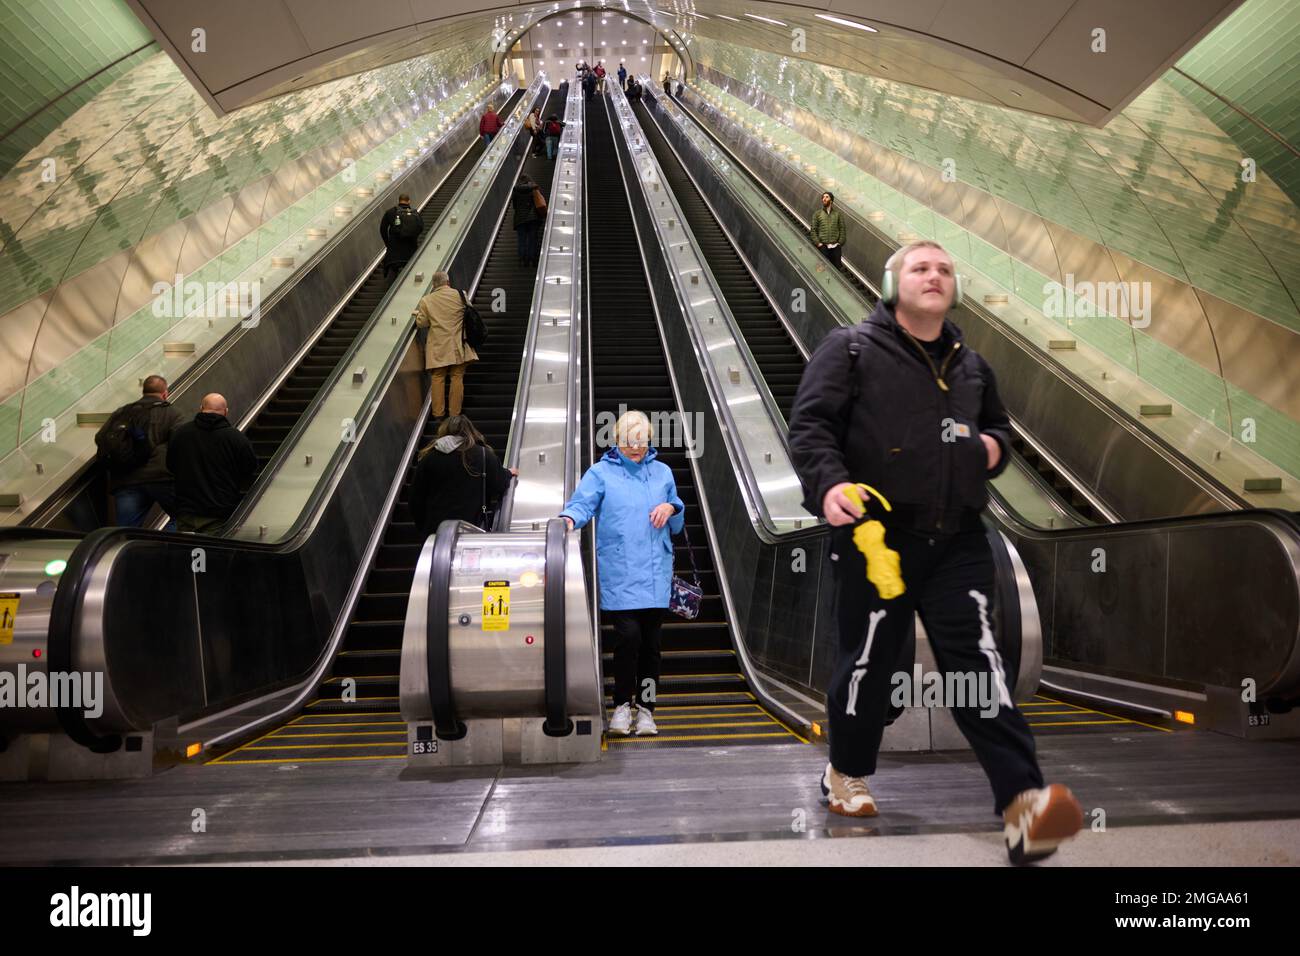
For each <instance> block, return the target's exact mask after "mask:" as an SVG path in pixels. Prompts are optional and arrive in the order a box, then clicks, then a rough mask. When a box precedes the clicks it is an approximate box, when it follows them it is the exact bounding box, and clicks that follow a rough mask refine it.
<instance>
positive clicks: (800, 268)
mask: <svg viewBox="0 0 1300 956" xmlns="http://www.w3.org/2000/svg"><path fill="white" fill-rule="evenodd" d="M661 96H662V91H659V92H657V93H656V92H651V94H650V96H649V102H650V103H652V104H654V106H655V109H654V110H650V109H649V108H647V109H646V112H647V114H648V115H649V116H650V117H651V118H652V119H654V120H655V123H656V125H659V126H660V127H661V132H660V135H661V136H663V137H664V142H665V143H666V144H667V146H668V148H669V150H671V151H672V153H673V155H674V156H678V157H679V158H678V162H679V163H681V166H682V171H683V172H684V173H685V174H686V177H687V178H688V179H689V180H690V181H691V183H692V184H693V185H694V186H695V188H696V191H697V192H699V193H700V197H701V198H702V199H703V200H704V203H705V205H706V206H708V208H709V213H710V214H711V215H712V216H713V218H714V219H715V220H717V222H718V226H719V227H720V228H721V229H722V231H723V232H724V233H726V234H727V238H728V241H730V239H731V237H730V230H729V229H728V228H727V226H726V224H725V223H723V221H722V219H721V217H720V216H718V215H717V214H716V213H715V212H714V210H713V204H712V203H711V202H709V197H708V195H707V193H706V192H705V191H704V190H702V189H700V186H699V183H698V182H696V180H695V176H694V175H693V174H692V173H691V171H690V169H688V168H687V166H686V164H685V163H684V162H682V161H681V159H680V153H679V152H678V150H677V148H676V147H675V146H673V144H672V143H671V142H669V140H668V137H667V135H665V134H664V133H663V132H662V123H661V122H660V120H659V119H658V117H657V116H656V112H663V113H664V114H665V115H667V116H668V117H669V118H670V119H671V120H672V121H673V122H674V123H676V124H677V125H678V126H681V127H683V128H685V126H686V124H685V123H683V122H682V120H681V119H680V118H679V115H678V114H685V112H686V111H685V109H684V108H683V107H682V106H680V105H679V104H678V103H677V102H676V101H675V100H673V99H672V98H671V97H666V100H667V102H668V103H670V104H672V105H673V106H674V107H675V109H674V110H669V109H667V108H666V107H665V106H663V105H662V104H661V103H660V98H661ZM646 99H647V98H646V96H645V95H642V99H641V102H642V105H645V103H646ZM694 128H695V129H698V130H700V131H701V133H702V135H704V136H705V137H706V138H709V134H708V133H707V131H705V130H704V129H703V127H701V126H700V125H699V124H695V125H694ZM692 145H694V144H692ZM727 156H728V157H729V158H730V159H731V161H732V162H733V163H734V164H735V165H737V166H740V167H741V168H742V169H744V170H745V174H746V176H747V177H748V178H749V179H750V180H751V181H753V182H754V183H755V186H756V188H758V189H760V190H765V189H766V187H765V186H763V185H761V183H760V182H759V180H757V178H756V177H755V176H754V174H753V173H752V172H751V171H750V170H749V168H748V167H746V166H744V165H743V164H742V163H740V162H739V161H738V160H736V159H735V158H734V156H732V154H731V152H730V151H727ZM719 182H721V184H722V185H723V187H724V188H726V189H728V190H729V191H730V192H731V194H732V195H733V196H734V197H735V199H736V201H737V202H738V203H739V204H740V205H741V206H743V207H745V208H746V209H749V210H750V217H749V219H748V220H747V221H746V223H745V227H746V228H747V229H752V230H754V231H755V232H759V233H761V234H762V235H763V236H764V237H765V238H766V239H767V241H768V243H770V244H771V245H772V246H773V248H777V249H784V248H785V242H784V241H783V240H782V239H781V238H780V237H778V236H777V235H776V234H775V233H774V232H772V229H771V227H769V226H768V224H767V223H766V222H764V221H763V220H762V218H760V217H759V216H757V215H755V214H754V212H753V210H752V209H751V208H750V204H749V203H748V202H746V200H745V199H744V197H743V196H741V195H740V194H739V193H738V192H736V191H735V190H734V189H731V186H730V184H728V183H726V182H725V181H723V180H721V179H720V180H719ZM732 245H735V243H734V242H733V243H732ZM787 261H788V262H789V263H790V265H791V266H792V267H793V269H794V271H795V273H796V274H798V275H799V276H800V277H802V279H803V280H804V287H805V288H806V290H807V291H809V292H811V293H812V294H813V295H815V296H816V297H817V298H818V299H819V300H820V301H821V302H822V303H823V304H824V306H825V308H826V311H827V312H829V313H831V314H832V315H837V316H839V315H841V310H840V309H839V308H838V307H836V306H835V305H834V303H833V300H831V299H828V298H827V297H826V296H825V295H823V294H822V290H821V285H820V280H819V279H818V278H817V277H815V276H812V275H810V274H809V273H808V272H807V269H806V267H805V266H804V264H803V263H801V262H798V261H796V260H791V259H789V258H788V257H787ZM827 275H828V276H829V277H830V278H831V281H832V282H835V283H837V284H838V285H840V286H842V287H843V288H844V290H845V292H846V293H848V294H851V295H852V296H853V297H854V298H855V299H861V294H860V293H859V292H858V290H857V289H855V288H854V287H853V283H851V282H849V280H848V279H847V278H845V277H844V274H843V273H842V272H840V271H839V270H838V269H828V270H827ZM755 280H756V281H757V280H758V277H757V276H756V277H755ZM760 284H761V283H760ZM864 284H866V283H864ZM769 298H770V297H769ZM863 305H864V306H865V307H866V312H867V314H869V313H870V311H871V307H872V306H871V303H869V302H866V301H865V300H863ZM773 311H774V312H777V315H778V318H780V317H781V316H780V313H779V311H778V310H776V309H775V308H774V309H773ZM866 317H867V315H866V314H864V315H863V316H862V319H863V320H865V319H866ZM841 321H842V322H844V324H847V325H853V324H856V322H855V320H853V319H851V318H850V317H848V316H842V318H841ZM781 324H782V325H783V326H785V327H786V329H787V331H789V334H790V337H791V339H793V340H794V343H795V347H796V348H798V349H799V350H800V351H801V352H805V353H807V354H805V355H804V360H805V361H807V360H808V358H809V356H810V355H811V353H812V351H813V350H814V349H815V348H816V347H817V345H816V343H807V342H804V341H803V340H802V339H801V338H800V337H799V336H798V335H796V334H795V333H794V332H793V330H791V329H790V328H789V326H788V325H787V323H785V322H784V321H782V323H781Z"/></svg>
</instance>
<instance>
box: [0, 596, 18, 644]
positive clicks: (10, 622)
mask: <svg viewBox="0 0 1300 956" xmlns="http://www.w3.org/2000/svg"><path fill="white" fill-rule="evenodd" d="M17 619H18V595H17V594H16V593H14V592H13V591H9V592H6V593H4V594H0V644H12V643H13V642H14V621H16V620H17Z"/></svg>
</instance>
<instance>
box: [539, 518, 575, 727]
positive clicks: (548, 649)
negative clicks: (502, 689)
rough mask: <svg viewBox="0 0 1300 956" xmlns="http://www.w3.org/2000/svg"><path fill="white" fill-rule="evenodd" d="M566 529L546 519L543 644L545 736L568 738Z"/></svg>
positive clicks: (559, 521)
mask: <svg viewBox="0 0 1300 956" xmlns="http://www.w3.org/2000/svg"><path fill="white" fill-rule="evenodd" d="M567 538H568V528H567V526H566V524H565V521H564V519H563V518H552V519H550V520H549V521H547V522H546V579H545V581H544V582H543V590H544V592H545V593H544V595H543V610H542V643H543V645H544V646H543V655H544V656H543V661H542V666H543V673H544V697H545V701H546V723H545V724H544V725H543V728H542V729H543V732H544V733H545V734H546V735H547V736H548V737H567V736H568V735H569V734H570V733H572V731H573V721H572V720H570V719H569V717H568V714H567V713H566V708H565V704H566V703H567V700H568V696H569V688H568V646H567V645H568V642H567V619H568V615H567V614H566V613H565V610H566V608H565V600H564V598H565V568H566V564H567V560H568V540H567Z"/></svg>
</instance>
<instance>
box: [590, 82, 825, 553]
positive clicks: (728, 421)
mask: <svg viewBox="0 0 1300 956" xmlns="http://www.w3.org/2000/svg"><path fill="white" fill-rule="evenodd" d="M621 95H622V91H621V90H619V89H618V88H617V87H615V92H614V99H615V100H617V99H618V98H619V97H620V96H621ZM624 103H625V104H626V105H627V108H628V111H629V113H630V112H631V104H628V103H627V102H626V100H624ZM607 108H608V109H609V110H611V111H614V115H613V116H611V118H610V121H609V123H610V131H611V133H613V140H614V152H615V156H616V158H617V161H618V164H619V170H620V172H621V173H622V175H623V180H624V184H625V188H626V189H627V191H628V193H629V204H631V202H632V200H631V198H630V196H631V191H632V189H633V183H635V184H636V188H638V189H641V188H642V180H641V176H640V175H639V173H638V171H637V170H636V168H635V166H634V161H633V158H632V150H631V145H630V144H629V143H628V142H627V139H626V137H624V136H622V135H620V134H619V132H617V131H615V126H616V125H621V124H618V115H617V112H616V109H615V107H614V105H613V104H612V103H611V104H608V105H607ZM632 121H633V122H636V117H635V116H633V117H632ZM638 126H639V124H638ZM642 135H644V134H642ZM619 144H622V149H620V148H619ZM646 149H647V150H648V149H649V146H648V145H647V147H646ZM625 156H626V160H625V159H624V157H625ZM649 159H650V160H651V161H652V162H654V163H655V166H656V168H658V162H657V161H656V160H655V157H654V154H653V153H650V154H649ZM625 165H627V166H631V167H632V168H631V175H629V174H628V170H627V169H624V166H625ZM660 182H661V183H663V184H664V188H665V192H667V193H668V195H667V196H666V197H665V198H667V199H672V194H671V191H669V190H668V189H667V181H666V180H665V179H663V177H662V171H661V173H660ZM639 202H640V204H641V206H642V208H648V205H647V204H648V202H649V199H648V197H647V196H646V194H645V193H644V191H642V192H640V193H639ZM675 208H676V207H675ZM676 211H677V218H678V221H679V222H681V223H682V227H683V229H684V230H685V229H686V223H685V221H684V220H683V219H682V218H681V211H680V209H677V210H676ZM647 215H653V214H652V213H647ZM632 219H633V223H634V225H635V224H636V215H635V212H633V216H632ZM651 232H652V233H653V235H651V236H649V237H646V239H645V240H644V241H653V242H654V243H655V244H656V246H657V247H658V249H659V253H660V255H661V256H662V257H663V259H664V261H665V262H671V261H672V260H671V259H670V258H669V256H668V250H667V249H666V248H665V246H664V242H663V239H662V237H661V236H660V235H659V234H658V232H657V231H656V230H653V229H651ZM636 233H637V243H638V247H641V244H642V242H643V240H642V238H641V229H640V227H637V229H636ZM696 255H697V258H698V260H699V262H700V264H701V266H702V268H703V269H704V270H708V263H707V262H706V261H705V259H704V256H703V255H702V254H701V253H699V251H698V248H697V250H696ZM645 257H646V253H645V249H644V247H641V258H642V261H643V263H644V261H645ZM645 268H646V271H647V275H648V274H649V267H648V266H645ZM667 271H668V273H669V281H670V282H671V284H672V292H673V295H674V296H675V298H676V302H677V306H678V308H679V309H680V310H681V312H682V314H683V319H684V327H685V328H686V330H687V334H688V336H689V337H690V341H691V347H692V349H693V351H694V352H695V360H696V362H697V363H698V364H699V367H700V371H701V373H702V374H703V376H704V378H705V381H706V383H707V385H708V391H709V395H710V401H711V403H712V405H713V410H714V414H715V415H716V416H717V417H718V418H719V419H720V420H721V422H722V423H723V428H722V434H723V441H724V442H725V443H726V444H727V447H728V454H729V455H730V456H731V460H732V462H733V464H737V465H738V467H737V470H736V474H737V476H738V477H739V478H740V481H741V485H742V487H743V489H744V494H743V497H744V500H745V509H746V511H747V512H748V513H749V516H750V521H751V522H752V523H753V525H754V527H755V529H756V530H757V531H758V534H759V536H760V538H762V539H763V540H764V542H766V543H769V544H770V543H775V541H776V540H777V538H776V535H778V534H780V532H779V531H778V529H777V528H776V525H775V523H774V522H773V521H772V519H771V515H770V514H769V512H768V509H767V505H766V501H765V499H764V497H763V494H762V490H761V489H760V488H759V487H758V481H757V478H756V477H755V475H754V472H753V470H752V469H751V468H749V467H747V465H748V463H747V462H746V460H745V455H744V453H743V451H741V449H740V448H738V447H736V445H735V442H736V441H737V440H738V436H739V435H740V434H741V432H740V429H739V427H738V426H737V424H736V421H735V418H734V417H733V416H732V414H731V408H730V406H729V405H728V403H727V402H726V401H722V400H720V397H721V396H722V395H724V394H725V390H724V389H723V387H722V384H721V383H720V382H719V381H718V378H717V375H716V373H715V370H714V368H713V364H712V362H711V361H709V360H708V359H707V358H706V356H705V349H704V345H703V343H702V342H701V341H700V339H699V330H698V329H697V328H696V324H695V322H694V321H692V320H691V317H690V315H689V314H688V312H687V309H686V308H685V303H688V302H690V301H691V299H690V296H689V295H688V294H687V293H686V290H685V289H684V288H683V287H682V285H681V282H680V276H679V275H678V274H677V270H675V269H668V270H667ZM708 278H709V281H710V283H711V284H712V288H713V289H714V294H715V296H716V298H717V302H718V306H719V308H718V312H719V313H720V314H721V315H724V316H725V317H726V318H727V320H728V321H729V322H730V323H731V325H730V328H731V332H732V337H733V339H734V340H735V343H736V346H737V350H738V351H739V352H740V354H741V356H742V359H743V360H744V361H746V362H747V364H748V367H749V369H750V371H751V376H752V378H753V380H754V383H755V386H756V388H757V391H758V394H759V395H760V396H761V397H762V401H763V404H764V407H765V408H766V409H767V411H768V413H769V415H770V416H771V418H772V421H773V422H774V423H775V422H784V420H785V419H784V416H782V415H781V413H780V410H779V409H778V408H777V407H776V402H775V400H774V399H773V398H772V393H771V390H770V389H768V387H767V383H766V382H765V381H764V379H763V377H762V375H761V374H760V373H759V372H758V371H757V369H758V364H757V362H756V361H755V360H754V357H753V355H752V353H750V351H749V348H748V345H747V344H746V342H745V338H744V336H743V335H742V334H741V332H740V330H739V328H738V327H737V326H736V324H735V319H734V316H732V315H731V310H730V309H728V308H726V303H725V301H724V300H723V297H722V295H721V294H720V293H718V292H717V284H716V282H715V281H714V279H713V276H712V273H711V271H710V272H709V275H708ZM650 295H651V299H652V300H654V301H655V302H656V314H658V307H657V301H658V300H657V298H656V297H655V294H654V289H653V287H651V289H650ZM671 371H672V369H671V366H670V368H669V372H670V374H671ZM784 432H785V429H781V428H777V429H776V433H777V439H778V441H779V442H780V443H781V446H782V447H783V448H784V449H785V451H786V454H787V456H788V455H789V439H788V436H787V435H786V434H785V433H784ZM812 520H814V521H816V520H817V519H812ZM804 530H806V529H798V530H796V531H795V532H793V533H794V534H795V535H798V534H799V533H800V532H802V531H804ZM780 540H783V541H784V540H787V537H786V535H784V534H783V535H781V538H780Z"/></svg>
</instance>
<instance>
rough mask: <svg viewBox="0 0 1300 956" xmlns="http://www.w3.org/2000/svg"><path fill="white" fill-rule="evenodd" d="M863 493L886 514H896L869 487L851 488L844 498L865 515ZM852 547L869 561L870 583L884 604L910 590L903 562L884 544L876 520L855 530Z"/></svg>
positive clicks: (858, 485) (868, 577) (851, 486)
mask: <svg viewBox="0 0 1300 956" xmlns="http://www.w3.org/2000/svg"><path fill="white" fill-rule="evenodd" d="M863 491H865V492H866V493H867V494H868V495H869V496H870V497H872V498H875V499H876V500H877V501H879V502H880V504H881V505H882V506H883V507H884V509H885V510H886V511H893V510H894V509H893V508H892V507H891V506H890V504H889V502H888V501H886V500H885V498H884V496H883V495H881V494H880V492H878V491H876V489H875V488H872V487H871V486H870V485H863V484H857V485H850V486H849V487H848V488H846V489H845V494H847V495H848V496H849V497H850V498H852V499H853V500H855V501H856V502H857V503H858V505H859V506H860V507H861V508H862V509H863V511H865V510H866V507H867V504H866V501H864V500H863V497H862V492H863ZM853 543H854V544H855V545H857V548H858V550H859V551H861V552H862V554H863V556H864V557H866V559H867V580H868V581H870V582H871V583H872V584H874V585H875V586H876V592H877V593H878V594H879V595H880V597H881V599H882V600H885V601H889V600H892V599H894V598H896V597H898V596H899V595H900V594H902V593H903V592H904V591H906V590H907V586H906V585H905V584H904V583H903V567H902V558H901V556H900V555H899V553H898V552H897V551H895V550H894V549H893V548H891V547H889V546H888V545H887V544H885V526H884V525H883V524H881V523H880V522H879V521H877V520H876V519H874V518H872V519H871V520H870V521H864V522H863V523H862V524H860V525H858V526H857V527H856V528H854V529H853Z"/></svg>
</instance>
